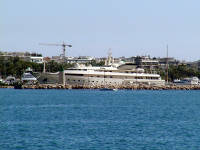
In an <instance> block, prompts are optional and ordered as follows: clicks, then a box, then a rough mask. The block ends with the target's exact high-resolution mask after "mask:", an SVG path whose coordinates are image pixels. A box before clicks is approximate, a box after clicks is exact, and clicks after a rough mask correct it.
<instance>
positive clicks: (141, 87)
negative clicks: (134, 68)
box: [0, 84, 200, 90]
mask: <svg viewBox="0 0 200 150" xmlns="http://www.w3.org/2000/svg"><path fill="white" fill-rule="evenodd" d="M0 88H14V87H12V86H7V87H6V86H4V87H0ZM101 88H104V87H103V86H89V85H62V84H37V85H22V86H21V87H20V88H16V89H101ZM106 88H110V89H119V90H200V85H162V86H158V85H155V86H153V85H144V84H139V85H121V86H108V87H106Z"/></svg>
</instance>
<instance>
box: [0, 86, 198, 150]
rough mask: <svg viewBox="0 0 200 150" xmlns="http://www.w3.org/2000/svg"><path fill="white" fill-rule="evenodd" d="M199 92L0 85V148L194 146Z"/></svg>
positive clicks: (193, 149)
mask: <svg viewBox="0 0 200 150" xmlns="http://www.w3.org/2000/svg"><path fill="white" fill-rule="evenodd" d="M199 149H200V91H143V90H138V91H137V90H135V91H132V90H119V91H99V90H15V89H0V150H199Z"/></svg>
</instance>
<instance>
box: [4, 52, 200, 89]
mask: <svg viewBox="0 0 200 150" xmlns="http://www.w3.org/2000/svg"><path fill="white" fill-rule="evenodd" d="M0 62H1V63H0V83H1V84H2V85H12V84H14V83H16V82H23V83H24V82H25V80H26V77H24V75H25V73H29V74H26V75H27V76H29V77H30V78H29V79H27V80H28V82H26V83H25V84H36V83H37V84H66V85H68V84H69V85H70V84H71V85H76V86H77V85H81V86H82V85H86V83H87V85H90V86H91V85H92V86H97V85H98V86H102V85H103V86H105V84H108V85H107V86H111V85H112V86H114V85H119V84H120V85H124V84H127V85H128V84H130V83H131V84H144V85H149V84H152V85H153V84H158V83H157V81H156V80H158V79H159V80H160V81H159V84H161V81H165V82H162V84H163V85H164V84H183V85H184V84H187V85H193V84H194V85H198V84H199V81H198V78H199V77H200V61H194V62H186V61H180V60H177V59H175V58H173V57H164V58H156V57H151V56H131V57H119V58H114V57H112V53H111V51H109V52H108V56H107V57H99V58H98V57H92V56H78V57H65V56H64V57H63V55H60V56H52V57H43V56H42V54H39V53H30V52H3V51H1V52H0ZM77 66H78V67H77ZM92 67H93V68H92ZM95 67H96V68H95ZM98 67H99V68H98ZM109 67H110V68H109ZM111 67H112V68H111ZM75 68H76V70H79V71H81V70H82V71H83V70H84V71H87V72H82V73H80V72H79V74H76V73H77V72H71V73H69V72H68V71H66V70H75ZM91 71H95V72H93V73H92V72H91ZM62 72H66V73H65V77H63V73H62ZM102 72H103V73H102ZM108 72H113V73H112V74H108ZM85 73H86V74H85ZM116 73H118V74H116ZM120 73H121V74H120ZM122 73H124V74H122ZM128 73H132V74H133V76H132V77H129V75H130V74H128ZM134 74H135V76H134ZM140 74H141V75H142V74H143V76H141V77H139V75H140ZM151 75H155V76H156V75H158V76H159V77H158V78H155V77H153V76H151ZM77 76H84V77H85V79H83V77H82V78H77ZM147 76H149V77H147ZM68 77H70V78H68ZM24 78H25V79H24ZM64 78H65V79H64ZM86 78H87V81H86ZM89 78H90V80H91V81H89ZM108 78H111V79H112V80H110V79H109V80H108ZM81 79H82V80H81ZM92 79H94V80H92ZM105 79H106V80H107V82H106V81H105ZM119 79H120V81H119V82H116V81H117V80H119ZM152 79H154V80H153V82H152V81H151V80H152ZM72 80H73V82H72ZM108 81H109V82H108ZM89 82H93V83H92V84H91V83H89ZM99 82H101V84H100V83H99Z"/></svg>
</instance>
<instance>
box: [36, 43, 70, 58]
mask: <svg viewBox="0 0 200 150" xmlns="http://www.w3.org/2000/svg"><path fill="white" fill-rule="evenodd" d="M39 45H46V46H62V47H63V54H61V57H62V59H63V62H64V60H65V51H66V47H72V45H68V44H65V43H64V42H63V43H62V44H49V43H39Z"/></svg>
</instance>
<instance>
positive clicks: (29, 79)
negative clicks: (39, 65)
mask: <svg viewBox="0 0 200 150" xmlns="http://www.w3.org/2000/svg"><path fill="white" fill-rule="evenodd" d="M21 81H22V82H35V81H37V79H36V78H35V77H34V76H33V75H32V69H31V68H27V69H26V71H25V72H24V74H23V75H22V78H21Z"/></svg>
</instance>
